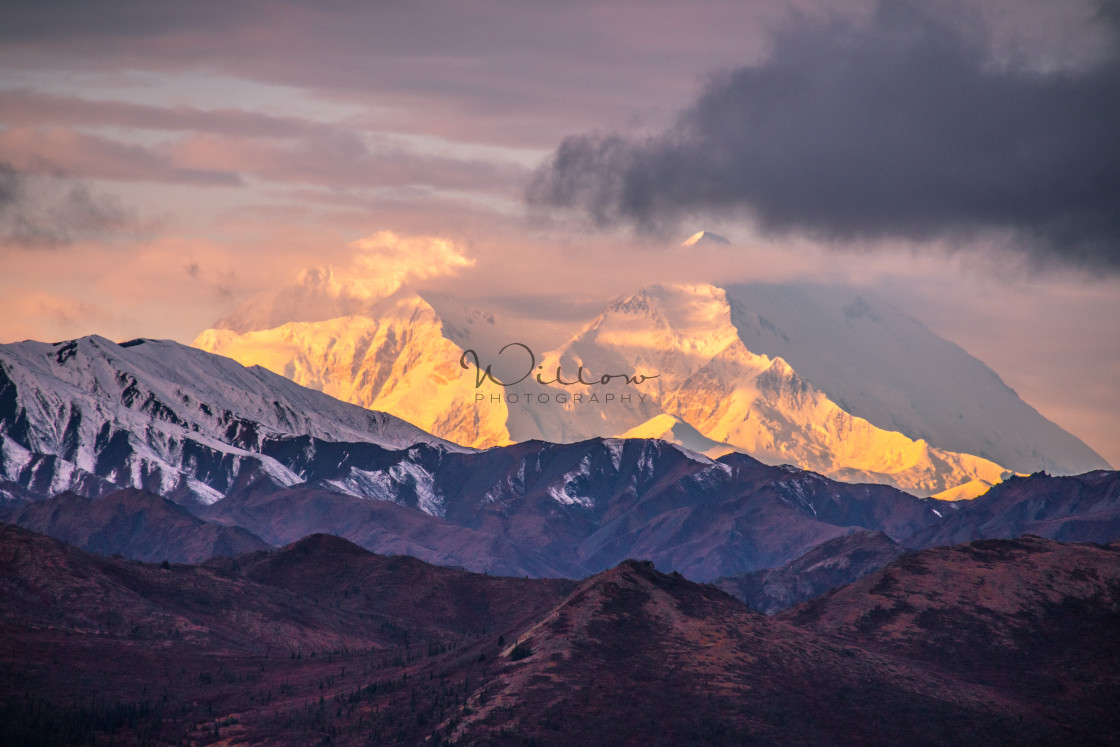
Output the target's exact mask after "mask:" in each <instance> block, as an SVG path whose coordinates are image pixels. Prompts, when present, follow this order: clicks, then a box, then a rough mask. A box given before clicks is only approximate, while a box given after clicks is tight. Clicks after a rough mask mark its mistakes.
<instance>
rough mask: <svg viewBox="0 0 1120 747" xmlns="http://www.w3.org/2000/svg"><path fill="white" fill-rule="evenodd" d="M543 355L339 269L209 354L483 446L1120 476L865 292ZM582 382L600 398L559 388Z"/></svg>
mask: <svg viewBox="0 0 1120 747" xmlns="http://www.w3.org/2000/svg"><path fill="white" fill-rule="evenodd" d="M293 299H299V301H300V303H299V304H296V303H295V302H294V301H293ZM281 320H285V321H281ZM538 337H539V335H538V334H536V333H535V332H534V330H533V328H532V325H531V324H530V323H528V322H526V321H524V320H518V319H516V318H511V317H510V316H508V315H503V314H500V313H497V312H494V311H489V310H485V309H479V308H474V307H472V306H470V305H469V304H467V303H465V302H463V301H460V300H458V299H455V298H452V297H449V296H447V295H439V294H433V293H429V292H423V291H422V292H417V291H415V290H413V289H410V288H408V287H401V288H398V289H396V290H395V291H394V292H392V293H391V294H389V295H379V294H378V293H377V292H375V291H374V290H371V289H368V288H365V287H364V286H361V285H360V284H359V285H357V286H355V285H354V284H353V283H347V282H345V281H344V280H341V279H338V278H335V277H334V275H333V274H332V273H331V272H330V271H329V270H319V271H314V272H309V273H305V275H304V276H302V278H301V280H300V282H298V283H297V284H295V285H293V286H291V287H289V288H285V289H283V290H281V291H278V292H275V293H271V294H265V295H263V296H261V297H258V298H255V299H253V300H252V301H251V302H250V303H249V304H247V305H246V307H245V308H243V309H242V310H240V311H238V312H236V313H235V314H234V315H232V316H231V317H228V318H227V319H224V320H221V321H220V322H218V323H217V324H216V326H215V328H214V329H210V330H206V331H205V332H203V333H202V334H200V335H199V336H198V338H197V339H196V340H195V341H194V345H195V346H196V347H199V348H201V349H204V350H207V351H210V352H214V353H218V354H221V355H226V356H229V357H232V358H234V359H236V360H238V361H240V362H241V363H243V364H246V365H261V366H264V367H265V368H268V369H269V370H272V371H274V372H276V373H278V374H282V375H284V376H286V377H289V378H291V379H292V380H293V381H296V382H298V383H300V384H302V385H305V386H308V387H311V388H315V389H319V390H321V391H323V392H326V393H328V394H331V395H332V396H335V397H338V398H339V399H343V400H345V401H348V402H352V403H355V404H358V405H361V406H363V407H368V408H371V409H376V410H384V411H386V412H391V413H393V414H394V415H397V416H399V417H402V418H404V419H405V420H407V421H409V422H411V423H413V424H415V425H417V426H419V427H420V428H422V429H424V430H426V431H428V432H430V433H432V434H434V435H436V436H439V437H441V438H443V439H445V440H448V441H451V442H453V443H457V444H461V445H465V446H471V447H477V448H488V447H492V446H497V445H506V444H509V443H511V442H524V441H530V440H547V441H553V442H563V443H571V442H576V441H581V440H586V439H588V438H594V437H618V436H625V437H647V438H663V439H666V440H671V441H674V442H677V443H679V444H681V445H684V446H687V447H688V448H690V449H691V450H694V451H699V452H701V453H705V454H707V455H709V456H713V457H714V456H720V455H722V454H724V453H728V452H731V451H739V452H743V453H747V454H750V455H751V456H754V457H755V458H758V459H760V460H762V461H764V462H766V463H768V464H775V465H777V464H794V465H796V466H798V467H801V468H804V469H811V470H814V471H816V472H818V473H820V474H824V475H826V476H828V477H832V478H834V479H837V480H842V481H848V482H875V483H881V484H888V485H892V486H894V487H897V488H900V489H902V490H906V491H908V492H911V493H913V494H914V495H917V496H919V497H925V496H930V495H939V496H941V497H946V498H949V497H952V498H971V497H975V496H976V495H979V494H981V493H983V492H984V491H986V490H987V489H988V488H989V487H991V485H993V484H996V483H998V482H1000V480H1001V479H1003V477H1004V476H1005V475H1006V474H1008V473H1011V472H1015V473H1022V474H1025V473H1033V472H1036V471H1040V470H1045V471H1048V472H1052V473H1057V474H1080V473H1083V472H1087V471H1091V470H1097V469H1108V468H1109V465H1108V464H1107V463H1106V462H1105V461H1104V460H1103V459H1102V458H1101V457H1100V456H1099V455H1097V454H1096V453H1094V452H1093V451H1092V449H1090V448H1089V447H1088V446H1086V445H1085V444H1084V443H1082V442H1081V441H1080V440H1078V439H1077V438H1076V437H1074V436H1072V435H1070V434H1069V433H1067V432H1065V431H1063V430H1062V429H1061V428H1060V427H1058V426H1057V425H1055V424H1054V423H1052V422H1050V421H1048V420H1047V419H1046V418H1044V417H1043V416H1042V415H1040V414H1039V413H1038V412H1037V411H1036V410H1034V408H1032V407H1030V406H1029V405H1028V404H1026V403H1025V402H1023V401H1022V400H1021V399H1020V398H1019V397H1018V395H1016V393H1015V392H1014V391H1013V390H1011V389H1010V388H1009V387H1008V386H1007V385H1006V384H1004V383H1003V382H1002V380H1000V378H999V376H998V375H996V374H995V373H994V372H993V371H992V370H991V369H989V368H988V367H987V366H985V365H984V364H983V363H982V362H980V361H979V360H977V359H976V358H974V357H972V356H970V355H969V354H968V353H966V352H965V351H964V350H962V349H961V348H960V347H958V346H956V345H954V344H952V343H950V342H948V341H946V340H944V339H942V338H940V337H938V336H936V335H934V334H933V333H932V332H930V331H929V330H928V329H926V328H925V327H924V326H922V325H921V324H920V323H919V322H917V321H916V320H914V319H912V318H910V317H908V316H906V315H905V314H903V313H902V312H900V311H898V310H897V309H895V308H893V307H891V306H890V305H889V304H886V303H884V302H882V301H879V300H874V299H870V300H869V298H867V297H866V294H863V295H861V294H860V293H858V292H856V291H854V290H851V289H846V288H836V287H824V286H808V285H741V286H727V287H725V288H721V287H716V286H712V285H703V284H693V285H664V284H663V285H652V286H647V287H644V288H641V289H639V290H638V291H636V292H634V293H632V294H628V295H626V296H623V297H620V298H618V299H616V300H615V301H613V302H611V303H610V304H608V305H606V307H605V308H604V309H603V310H602V312H601V313H599V314H598V315H596V316H595V317H594V318H592V319H590V320H588V321H587V322H585V323H584V324H582V325H577V326H574V327H573V328H572V329H571V330H570V331H568V332H566V333H564V335H563V337H564V340H563V342H561V343H560V344H559V345H552V344H551V343H550V342H548V341H545V342H541V343H538V342H537V338H538ZM510 343H521V345H512V346H510V347H507V345H509V344H510ZM503 348H505V350H504V352H503ZM467 351H473V357H472V356H471V355H466V354H467ZM463 362H465V363H466V364H467V365H466V368H465V369H464V367H463V366H462V365H461V363H463ZM488 366H489V367H490V368H491V371H492V372H493V373H494V374H495V376H494V379H496V380H497V381H499V382H503V383H509V384H510V385H509V386H504V385H499V384H497V383H495V381H494V380H491V379H487V378H486V377H485V375H484V372H485V370H486V369H487V367H488ZM581 372H582V373H581ZM603 375H607V376H611V377H614V378H612V379H611V380H610V381H609V383H608V384H606V385H602V384H598V383H595V382H598V381H599V379H600V378H601V377H602V376H603ZM537 376H540V377H541V379H540V380H541V381H544V382H551V383H550V384H548V385H542V384H541V383H538V380H537ZM622 376H627V377H629V378H630V380H631V383H624V380H623V378H622ZM581 377H583V379H582V380H583V381H590V382H592V384H591V385H586V384H578V383H577V384H574V385H571V386H563V385H561V384H560V383H557V382H558V381H562V382H565V383H568V382H578V381H579V380H580V379H581ZM647 377H648V378H647ZM515 381H519V383H518V384H516V385H514V384H513V383H512V382H515ZM561 395H563V396H561ZM593 395H596V400H591V397H592V396H593ZM608 395H611V396H610V397H608ZM577 396H578V399H577Z"/></svg>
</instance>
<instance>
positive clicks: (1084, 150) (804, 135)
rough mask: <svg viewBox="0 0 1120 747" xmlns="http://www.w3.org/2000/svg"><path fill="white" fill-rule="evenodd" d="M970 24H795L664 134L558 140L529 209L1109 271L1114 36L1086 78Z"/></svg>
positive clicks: (914, 10) (652, 226)
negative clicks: (1015, 60)
mask: <svg viewBox="0 0 1120 747" xmlns="http://www.w3.org/2000/svg"><path fill="white" fill-rule="evenodd" d="M1107 7H1108V8H1109V13H1111V14H1112V15H1111V16H1108V15H1107V14H1105V13H1102V15H1101V19H1102V20H1101V22H1102V23H1108V22H1109V21H1110V18H1115V17H1116V14H1115V7H1116V6H1115V5H1110V6H1107ZM965 28H966V24H950V23H949V22H946V21H944V20H938V19H936V18H934V17H933V16H932V15H930V14H929V13H927V12H926V11H924V10H923V9H921V8H920V7H918V6H917V5H916V4H911V3H888V2H883V3H881V4H880V6H879V7H878V9H877V11H876V13H875V14H874V16H873V18H872V19H871V21H870V23H867V24H864V25H854V24H852V23H840V22H836V23H831V24H815V25H804V26H802V27H800V28H798V29H796V30H794V31H791V32H788V33H786V34H784V35H782V36H780V37H779V38H778V39H777V41H776V44H775V47H774V50H773V54H772V55H771V56H770V57H769V58H767V59H766V60H765V61H764V62H762V63H761V64H759V65H758V66H753V67H744V68H741V69H738V70H735V71H733V72H731V73H728V74H726V75H723V76H722V77H719V78H718V79H715V80H713V81H712V82H711V83H710V84H709V85H708V86H707V87H706V89H705V90H704V91H703V92H702V94H701V95H700V97H699V99H698V100H697V101H696V102H695V103H694V104H693V106H692V107H691V108H690V109H688V110H687V111H686V112H684V113H683V114H682V115H681V116H680V118H679V120H678V122H677V124H676V125H675V126H674V127H673V128H671V129H670V130H668V131H666V132H663V133H661V134H659V135H655V136H653V137H650V138H647V139H644V140H643V139H637V138H629V137H624V136H618V135H605V136H604V135H584V136H578V137H571V138H568V139H566V140H565V141H564V142H563V143H562V144H561V146H560V147H559V149H558V150H557V151H556V152H555V153H554V155H553V156H552V158H551V159H550V161H549V162H548V163H546V164H545V165H544V166H543V167H542V168H541V169H540V170H539V171H538V173H537V174H536V175H535V178H534V180H533V183H532V185H531V186H530V188H529V191H528V198H529V201H530V203H531V204H534V205H537V206H543V207H547V208H553V207H564V208H573V209H576V210H579V211H581V212H583V213H586V214H587V215H589V216H590V217H591V218H592V219H593V220H594V221H595V222H596V223H598V224H599V225H601V226H610V225H620V224H623V225H625V224H630V225H634V226H636V227H638V228H639V229H641V230H656V229H661V228H665V227H666V226H667V225H672V224H674V223H676V222H677V221H680V220H682V219H684V218H687V217H693V218H695V217H698V216H701V215H705V214H712V213H727V212H732V213H734V212H744V211H745V212H748V213H749V214H750V215H752V216H753V217H754V218H755V219H756V220H757V221H758V223H759V225H760V226H761V227H762V228H763V229H764V230H768V231H771V232H776V233H787V232H788V233H806V234H810V235H815V236H817V237H819V238H829V239H840V240H846V239H856V238H872V239H874V238H884V237H905V238H912V239H918V240H923V239H930V238H936V237H960V236H963V235H967V234H970V233H972V232H974V231H977V230H983V229H1011V230H1013V231H1015V232H1016V234H1017V238H1018V239H1019V244H1020V245H1021V246H1023V247H1025V248H1028V249H1029V250H1031V251H1034V252H1036V253H1038V256H1040V257H1060V258H1063V259H1067V260H1072V261H1074V262H1077V263H1084V264H1089V265H1105V266H1109V267H1111V268H1112V269H1114V270H1115V269H1120V136H1118V134H1117V133H1120V55H1118V54H1117V45H1116V44H1115V37H1114V43H1113V46H1112V53H1111V55H1110V56H1108V58H1107V59H1106V60H1104V61H1103V62H1099V63H1098V64H1096V65H1095V66H1093V67H1092V68H1090V69H1080V70H1070V69H1063V70H1057V71H1051V72H1040V71H1039V69H1032V70H1023V69H1021V68H1013V67H1011V66H1010V65H1007V64H1004V65H1001V64H1000V61H999V60H996V59H994V58H993V56H992V54H991V50H990V48H989V47H988V45H987V44H986V43H985V41H984V39H983V38H982V37H981V36H980V35H979V34H978V33H977V34H974V33H972V32H969V31H965V30H963V29H965Z"/></svg>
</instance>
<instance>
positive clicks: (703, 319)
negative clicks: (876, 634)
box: [511, 285, 1005, 495]
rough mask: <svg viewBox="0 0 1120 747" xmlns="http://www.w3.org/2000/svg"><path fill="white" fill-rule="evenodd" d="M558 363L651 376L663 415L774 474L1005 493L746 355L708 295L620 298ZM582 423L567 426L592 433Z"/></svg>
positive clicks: (646, 292)
mask: <svg viewBox="0 0 1120 747" xmlns="http://www.w3.org/2000/svg"><path fill="white" fill-rule="evenodd" d="M553 360H555V361H556V362H557V363H558V364H559V365H560V366H561V367H562V368H564V369H574V368H576V367H578V366H580V365H586V366H588V367H590V366H592V364H593V362H594V364H597V366H596V367H595V370H596V371H598V370H601V369H606V370H610V371H615V370H625V369H624V368H623V367H624V366H626V365H629V366H630V367H632V368H634V369H636V370H641V371H656V372H657V373H658V378H657V379H656V380H653V381H651V382H649V383H651V384H653V385H654V389H655V391H654V393H653V399H655V400H656V402H657V406H658V407H659V409H660V410H661V411H662V412H664V413H667V414H669V415H672V416H675V417H677V418H679V419H680V420H682V421H684V422H686V423H688V424H689V425H691V426H693V427H694V428H695V429H696V430H697V431H699V432H700V433H701V434H702V435H703V436H705V437H707V438H709V439H712V440H714V441H717V442H721V443H725V444H729V445H731V446H735V447H737V448H739V449H741V450H743V451H745V452H746V453H749V454H751V455H752V456H754V457H755V458H757V459H761V460H762V461H764V462H769V463H772V464H794V465H797V466H798V467H801V468H803V469H809V470H813V471H815V472H819V473H821V474H824V475H828V476H830V477H833V478H835V479H841V480H846V481H850V482H875V483H883V484H890V485H894V486H896V487H899V488H902V489H903V490H908V491H911V492H914V493H924V494H926V495H930V494H934V493H938V492H941V491H943V490H946V489H948V488H952V487H955V486H957V485H960V484H963V483H967V482H970V481H972V480H977V479H980V480H986V481H988V482H998V481H999V480H1000V477H1001V474H1002V473H1003V472H1004V471H1005V470H1004V468H1003V467H1002V466H1000V465H998V464H996V463H994V462H991V461H989V460H986V459H982V458H980V457H975V456H972V455H969V454H959V453H952V452H948V451H946V450H944V449H939V448H937V447H934V446H931V445H930V444H929V443H928V442H925V441H921V440H914V439H911V438H909V437H907V436H906V435H904V434H902V433H899V432H897V431H888V430H884V429H882V428H877V427H875V426H874V425H872V424H871V423H870V422H868V421H867V420H865V419H863V418H859V417H856V416H854V415H852V414H850V413H849V412H847V411H845V410H844V409H842V408H841V407H839V406H838V405H837V404H836V403H835V402H833V401H832V400H831V399H829V398H828V396H827V395H826V394H824V393H823V392H822V391H821V390H820V389H818V388H816V387H815V386H814V385H813V384H812V383H811V382H810V381H807V380H806V379H804V378H803V377H802V376H800V375H799V373H798V372H797V371H795V370H794V369H793V368H792V367H791V366H790V365H789V364H788V363H787V362H786V361H785V360H783V359H782V358H780V357H774V358H771V357H769V356H766V355H758V354H756V353H754V352H752V351H750V350H749V349H748V348H747V346H746V345H744V344H743V341H742V340H741V339H740V337H739V334H738V330H737V329H736V328H735V326H734V325H733V324H732V320H731V304H730V302H729V300H728V298H727V294H726V292H725V291H724V290H723V289H721V288H716V287H714V286H710V285H690V286H664V285H655V286H650V287H648V288H645V289H643V290H641V291H639V292H638V293H635V294H634V295H632V296H630V297H628V298H624V299H621V300H619V301H617V302H615V303H614V304H612V305H611V306H610V307H608V308H607V310H606V311H604V312H603V313H602V314H601V315H600V316H599V317H598V318H597V319H595V321H594V322H592V323H591V325H590V326H589V327H588V328H587V329H586V330H585V331H584V332H582V333H580V334H579V335H577V336H576V337H575V338H573V339H572V340H571V341H570V342H569V343H568V344H567V345H565V346H564V347H563V348H561V349H560V350H558V351H556V352H555V353H553V354H551V355H550V356H549V359H548V360H547V361H546V364H545V368H546V370H548V369H549V368H550V367H551V366H552V361H553ZM586 412H587V411H582V412H581V411H579V410H576V411H574V412H572V413H570V415H569V419H570V418H574V419H575V420H576V421H577V422H579V423H580V425H581V426H582V427H585V428H593V427H595V426H596V424H595V423H594V422H593V421H592V422H588V421H589V420H592V419H591V418H588V417H587V416H586V414H585V413H586ZM581 415H583V417H580V416H581ZM557 419H558V420H559V419H560V418H557ZM622 425H624V424H623V423H620V424H617V425H615V424H612V425H611V427H614V428H619V427H621V426H622ZM569 427H570V426H569ZM511 433H512V435H513V436H514V437H515V438H518V437H519V436H522V434H521V433H519V432H518V431H517V430H515V429H511ZM551 435H552V434H549V433H545V437H546V438H547V437H549V436H551Z"/></svg>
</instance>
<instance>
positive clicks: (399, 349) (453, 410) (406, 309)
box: [194, 288, 510, 447]
mask: <svg viewBox="0 0 1120 747" xmlns="http://www.w3.org/2000/svg"><path fill="white" fill-rule="evenodd" d="M461 317H462V321H461V322H460V326H459V327H454V328H452V329H448V326H447V325H446V324H445V322H444V320H443V319H442V318H441V317H440V316H439V315H438V314H437V313H436V312H435V310H434V309H433V308H432V306H431V305H430V304H429V303H428V302H427V301H425V300H424V299H423V298H421V297H420V296H419V295H417V294H416V293H414V292H413V291H411V290H409V289H407V288H402V289H400V290H398V291H396V292H394V293H392V294H391V295H390V296H388V297H387V298H384V299H382V300H381V301H380V302H378V303H375V304H372V305H370V306H368V308H367V312H366V313H365V314H362V315H353V316H340V317H336V318H333V319H327V320H321V321H306V322H302V321H301V322H290V323H287V324H282V325H280V326H278V327H275V328H273V329H264V330H254V331H249V332H245V333H238V332H236V331H235V330H232V329H209V330H206V331H205V332H203V333H202V334H201V335H199V336H198V338H197V339H196V340H195V341H194V345H195V347H197V348H200V349H202V350H206V351H208V352H211V353H216V354H218V355H223V356H228V357H230V358H233V359H235V360H237V361H239V362H241V363H243V364H245V365H260V366H263V367H265V368H267V369H269V370H271V371H274V372H276V373H278V374H282V375H283V376H286V377H288V378H289V379H291V380H292V381H295V382H296V383H298V384H301V385H303V386H306V387H311V388H312V389H318V390H319V391H322V392H325V393H327V394H329V395H331V396H332V397H336V398H338V399H341V400H344V401H346V402H351V403H353V404H356V405H359V406H361V407H366V408H370V409H373V410H380V411H383V412H391V413H397V414H398V415H399V417H402V418H404V419H406V420H408V422H410V423H413V424H415V425H416V426H418V427H420V428H423V429H424V430H425V431H428V432H430V433H435V434H445V437H446V438H449V439H450V440H452V441H455V442H456V443H459V444H462V445H464V446H477V447H488V446H495V445H499V444H505V443H509V442H510V438H509V431H508V430H507V427H506V420H507V417H508V413H507V410H506V405H505V402H504V401H503V402H497V403H494V404H492V405H490V404H489V403H488V406H486V407H476V406H475V393H476V390H475V387H474V383H473V378H472V377H471V376H468V375H466V372H465V371H464V370H463V369H462V368H461V367H460V365H459V359H460V357H461V356H462V354H463V350H462V348H460V347H459V346H458V345H457V344H456V343H455V342H452V338H458V339H460V340H465V338H466V337H467V336H468V335H469V334H470V331H471V329H473V328H474V326H475V324H474V322H475V319H476V318H475V317H472V316H470V315H468V314H465V313H464V314H462V315H461ZM477 322H478V324H477V326H478V327H479V328H482V327H484V326H489V325H488V323H487V321H486V319H485V318H482V317H478V318H477ZM484 332H485V330H482V332H480V334H482V333H484ZM464 344H465V343H464Z"/></svg>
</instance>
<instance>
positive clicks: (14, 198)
mask: <svg viewBox="0 0 1120 747" xmlns="http://www.w3.org/2000/svg"><path fill="white" fill-rule="evenodd" d="M131 224H132V221H131V219H130V216H129V215H128V214H127V213H126V211H125V210H124V208H123V207H122V206H121V205H120V203H119V202H118V201H117V200H114V199H112V198H109V197H106V196H103V195H98V194H95V193H94V192H92V191H91V190H90V189H89V187H87V186H86V185H84V184H82V183H70V184H63V183H61V182H58V181H57V180H54V179H48V178H44V177H35V176H29V175H27V174H23V173H21V172H20V171H17V170H16V169H15V168H13V167H12V165H11V164H8V163H5V162H3V161H0V251H2V250H3V249H4V248H5V246H7V247H18V248H21V249H54V248H57V247H60V246H64V245H66V244H71V243H74V242H75V241H79V240H84V239H98V238H105V237H108V236H112V235H114V234H117V233H119V232H121V231H122V230H127V229H128V228H129V226H131Z"/></svg>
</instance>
